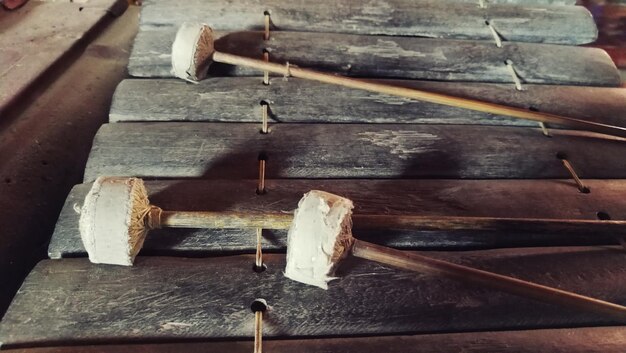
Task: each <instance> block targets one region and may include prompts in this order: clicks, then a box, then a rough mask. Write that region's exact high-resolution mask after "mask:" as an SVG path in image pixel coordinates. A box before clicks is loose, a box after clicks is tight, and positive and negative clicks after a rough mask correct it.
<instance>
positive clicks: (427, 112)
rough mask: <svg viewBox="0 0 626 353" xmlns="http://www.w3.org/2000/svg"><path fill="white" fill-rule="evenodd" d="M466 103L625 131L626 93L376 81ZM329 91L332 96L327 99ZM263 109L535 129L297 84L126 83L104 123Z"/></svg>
mask: <svg viewBox="0 0 626 353" xmlns="http://www.w3.org/2000/svg"><path fill="white" fill-rule="evenodd" d="M376 81H377V82H378V81H380V82H384V83H388V84H392V85H397V86H402V87H412V88H417V89H421V90H428V91H433V92H438V93H444V94H449V95H455V96H459V97H464V98H473V99H478V100H485V101H489V102H494V103H498V104H506V105H511V106H515V107H519V108H527V109H528V108H531V109H533V110H538V111H542V112H547V113H552V114H560V115H564V116H569V117H573V118H578V119H584V120H588V121H594V122H600V123H605V124H610V125H616V126H620V125H621V126H624V125H626V89H624V88H604V87H602V88H600V87H581V86H549V85H525V86H524V90H523V91H518V90H516V89H515V87H514V85H513V84H486V83H465V82H454V83H451V82H436V81H413V80H376ZM329 91H332V92H333V94H328V92H329ZM261 102H266V104H269V107H270V109H269V110H270V115H269V118H270V122H272V123H296V122H297V123H314V122H338V123H358V122H362V123H412V124H414V123H419V124H484V125H519V126H537V123H536V122H533V121H527V120H519V119H512V118H508V117H504V116H495V115H492V114H486V113H480V112H474V111H471V110H463V109H459V108H454V107H448V106H443V105H438V104H432V103H426V102H421V101H416V100H409V99H402V98H397V97H391V96H386V95H382V94H375V93H370V92H366V91H360V90H354V89H348V88H343V87H331V86H329V85H327V84H323V83H317V82H312V81H305V80H299V79H289V80H287V81H285V80H283V79H281V78H274V79H272V80H271V81H270V85H269V86H267V85H263V84H261V80H260V79H259V78H256V77H230V78H226V77H214V78H211V79H208V80H205V81H202V82H200V83H199V84H196V85H191V84H187V83H186V82H182V81H180V80H171V79H128V80H124V81H123V82H122V83H120V85H119V86H118V88H117V90H116V92H115V95H114V99H113V104H112V106H111V110H110V114H109V121H111V122H119V121H217V122H259V121H260V119H261V106H260V103H261ZM552 127H554V126H552Z"/></svg>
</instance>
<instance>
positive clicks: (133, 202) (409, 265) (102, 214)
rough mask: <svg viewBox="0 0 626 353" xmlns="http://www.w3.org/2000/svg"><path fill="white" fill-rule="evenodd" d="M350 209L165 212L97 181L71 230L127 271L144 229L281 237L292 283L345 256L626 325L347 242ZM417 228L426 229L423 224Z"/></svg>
mask: <svg viewBox="0 0 626 353" xmlns="http://www.w3.org/2000/svg"><path fill="white" fill-rule="evenodd" d="M352 208H353V205H352V202H351V201H350V200H348V199H346V198H343V197H340V196H337V195H333V194H329V193H326V192H323V191H315V190H314V191H310V192H308V193H307V194H306V195H304V197H303V198H302V199H301V200H300V202H299V204H298V209H297V210H296V212H295V215H294V216H291V215H287V214H282V213H281V214H272V213H258V214H250V213H218V212H179V211H165V210H162V209H161V208H159V207H157V206H154V205H151V204H150V202H149V200H148V196H147V192H146V189H145V187H144V184H143V181H142V180H141V179H138V178H117V177H100V178H98V179H97V180H96V181H95V182H94V184H93V186H92V188H91V190H90V191H89V193H88V194H87V196H86V198H85V202H84V204H83V206H82V209H81V215H80V227H79V228H80V233H81V238H82V240H83V243H84V245H85V249H86V250H87V252H88V254H89V259H90V260H91V261H92V262H95V263H106V264H116V265H127V266H130V265H132V264H133V261H134V259H135V256H136V255H137V253H138V252H139V250H140V249H141V247H142V245H143V242H144V239H145V237H146V235H147V233H148V231H149V230H150V229H155V228H161V227H182V228H248V227H250V228H265V229H289V233H288V241H287V266H286V270H285V275H286V276H287V277H289V278H291V279H294V280H296V281H299V282H303V283H307V284H311V285H315V286H318V287H321V288H327V283H328V282H329V281H330V280H332V279H333V278H334V277H332V275H333V273H334V271H335V269H336V268H337V265H338V263H339V262H340V260H342V259H343V258H344V257H346V256H347V255H348V254H350V253H351V254H352V255H354V256H356V257H360V258H364V259H368V260H372V261H377V262H380V263H383V264H386V265H390V266H393V267H398V268H401V269H405V270H410V271H416V272H420V273H426V274H433V275H443V276H446V277H451V278H454V279H458V280H462V281H466V282H469V283H473V284H479V285H483V286H486V287H490V288H494V289H498V290H502V291H506V292H509V293H511V294H515V295H519V296H522V297H526V298H531V299H535V300H539V301H543V302H548V303H552V304H558V305H563V306H568V307H570V308H575V309H579V310H586V311H589V312H594V313H597V314H601V315H606V316H609V317H611V318H613V319H617V320H619V321H620V322H626V307H624V306H622V305H618V304H614V303H609V302H606V301H602V300H599V299H595V298H591V297H587V296H583V295H579V294H575V293H572V292H568V291H564V290H560V289H556V288H551V287H548V286H544V285H539V284H536V283H532V282H527V281H523V280H519V279H516V278H512V277H509V276H503V275H499V274H496V273H492V272H488V271H483V270H479V269H475V268H471V267H467V266H462V265H458V264H454V263H451V262H448V261H443V260H438V259H434V258H430V257H427V256H423V255H417V254H414V253H410V252H404V251H399V250H395V249H391V248H387V247H383V246H380V245H376V244H371V243H367V242H364V241H361V240H358V239H355V238H354V237H353V236H352ZM355 219H357V220H358V221H363V222H365V223H367V224H369V226H370V227H372V228H377V227H378V228H404V229H406V228H413V229H415V226H416V225H418V224H419V223H420V220H423V219H424V218H420V217H413V218H411V217H410V216H402V217H397V218H396V217H393V216H366V215H361V216H355ZM425 220H426V223H428V220H429V219H428V218H426V219H425ZM431 220H435V219H434V218H432V219H431ZM469 220H470V218H467V217H466V218H460V223H466V224H470V222H469ZM435 221H436V220H435ZM453 223H454V222H453ZM443 224H444V223H441V225H443Z"/></svg>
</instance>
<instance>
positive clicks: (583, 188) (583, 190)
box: [578, 186, 591, 194]
mask: <svg viewBox="0 0 626 353" xmlns="http://www.w3.org/2000/svg"><path fill="white" fill-rule="evenodd" d="M578 191H580V192H581V193H583V194H588V193H590V192H591V189H589V188H588V187H586V186H583V187H582V188H578Z"/></svg>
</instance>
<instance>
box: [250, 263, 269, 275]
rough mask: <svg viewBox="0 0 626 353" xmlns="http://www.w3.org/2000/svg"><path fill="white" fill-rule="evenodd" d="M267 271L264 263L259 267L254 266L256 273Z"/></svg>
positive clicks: (253, 269)
mask: <svg viewBox="0 0 626 353" xmlns="http://www.w3.org/2000/svg"><path fill="white" fill-rule="evenodd" d="M265 270H267V265H266V264H263V263H262V264H261V266H257V264H252V271H254V272H256V273H261V272H264V271H265Z"/></svg>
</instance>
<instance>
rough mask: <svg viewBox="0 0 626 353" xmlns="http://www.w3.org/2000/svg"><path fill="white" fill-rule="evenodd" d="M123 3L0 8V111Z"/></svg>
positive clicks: (114, 0) (106, 0)
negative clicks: (2, 9)
mask: <svg viewBox="0 0 626 353" xmlns="http://www.w3.org/2000/svg"><path fill="white" fill-rule="evenodd" d="M126 6H128V3H127V2H126V1H124V0H97V1H90V2H89V3H72V2H70V1H65V2H46V1H30V2H28V3H27V4H26V5H25V6H22V7H21V8H19V9H16V10H14V11H11V12H9V11H1V12H0V23H2V35H1V36H0V112H1V111H3V110H5V109H6V108H7V107H8V106H9V105H10V104H12V102H14V101H15V100H16V99H17V98H18V97H19V96H20V95H21V94H22V93H23V92H24V91H25V90H26V89H27V88H28V87H30V86H31V85H33V84H34V82H35V80H36V79H37V78H39V77H40V76H41V75H42V74H43V73H44V72H45V71H46V70H47V69H49V68H50V67H51V66H52V65H54V64H55V63H56V62H57V61H58V60H59V59H61V58H62V57H63V56H64V55H66V54H67V53H68V52H69V51H70V50H71V49H72V48H73V47H74V46H75V45H77V43H79V42H80V41H81V39H82V38H83V37H84V36H86V35H87V34H88V33H90V32H91V31H92V30H94V29H95V28H96V27H97V26H98V24H101V23H103V21H106V20H107V19H109V18H111V17H112V16H114V15H119V14H120V11H121V12H123V10H124V9H125V7H126Z"/></svg>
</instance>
